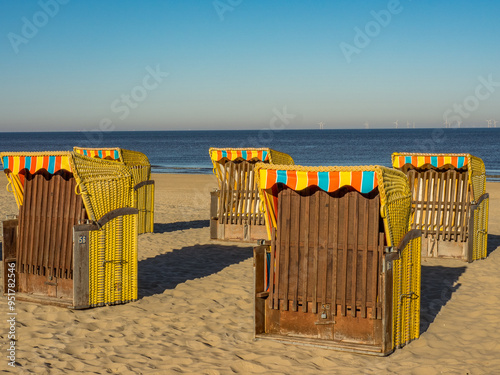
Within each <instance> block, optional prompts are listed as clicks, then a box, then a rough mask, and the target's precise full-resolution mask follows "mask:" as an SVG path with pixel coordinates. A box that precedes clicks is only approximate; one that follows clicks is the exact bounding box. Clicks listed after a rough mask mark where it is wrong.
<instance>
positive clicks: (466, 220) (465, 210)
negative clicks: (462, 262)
mask: <svg viewBox="0 0 500 375" xmlns="http://www.w3.org/2000/svg"><path fill="white" fill-rule="evenodd" d="M465 178H466V179H467V181H468V180H469V172H468V171H467V173H466V174H465ZM464 185H465V184H464ZM470 189H471V187H470V186H469V185H467V188H466V189H465V191H464V194H465V205H463V206H462V217H463V219H462V220H463V226H464V228H465V230H463V231H462V242H465V241H466V240H467V238H468V232H469V229H470V228H469V205H470V198H471V190H470ZM462 200H463V199H462Z"/></svg>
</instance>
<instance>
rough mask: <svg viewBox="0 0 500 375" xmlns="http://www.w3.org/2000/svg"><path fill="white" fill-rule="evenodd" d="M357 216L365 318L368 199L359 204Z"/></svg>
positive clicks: (362, 311) (362, 309)
mask: <svg viewBox="0 0 500 375" xmlns="http://www.w3.org/2000/svg"><path fill="white" fill-rule="evenodd" d="M359 217H360V220H361V221H362V227H361V230H360V231H359V234H360V235H361V236H362V238H363V248H362V249H361V250H363V263H362V266H361V317H362V318H366V302H367V299H368V286H367V278H368V237H369V231H368V227H369V223H370V222H369V218H370V210H369V200H368V199H363V200H362V201H361V204H360V211H359Z"/></svg>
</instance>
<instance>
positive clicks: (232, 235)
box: [211, 220, 267, 243]
mask: <svg viewBox="0 0 500 375" xmlns="http://www.w3.org/2000/svg"><path fill="white" fill-rule="evenodd" d="M214 221H215V223H214V224H213V225H214V226H215V229H214V233H215V236H212V237H211V239H212V240H220V241H241V242H253V243H255V242H257V241H258V240H264V239H267V230H266V227H265V226H264V225H248V224H242V225H241V224H218V223H217V221H216V220H214ZM211 225H212V224H211Z"/></svg>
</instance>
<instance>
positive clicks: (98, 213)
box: [0, 152, 138, 309]
mask: <svg viewBox="0 0 500 375" xmlns="http://www.w3.org/2000/svg"><path fill="white" fill-rule="evenodd" d="M0 157H1V158H2V162H3V166H4V172H5V173H6V174H7V179H8V180H9V187H10V188H11V189H12V192H13V193H14V197H15V198H16V202H17V205H18V208H19V217H18V219H16V220H9V221H6V222H4V226H3V231H4V238H6V239H7V241H5V240H4V243H3V251H4V257H3V262H4V275H3V276H4V280H7V277H6V276H7V274H6V272H7V271H8V270H12V269H14V270H15V276H16V277H15V280H16V283H15V285H14V289H15V291H16V298H17V299H24V300H29V301H36V302H41V303H48V304H54V305H62V306H67V307H70V308H74V309H80V308H87V307H93V306H102V305H110V304H118V303H125V302H129V301H134V300H136V299H137V214H138V211H137V208H135V207H134V198H133V194H132V186H133V183H132V175H131V173H130V170H129V169H128V168H127V167H126V166H125V165H123V164H119V163H116V162H112V161H108V160H100V159H95V158H89V157H86V156H82V155H80V154H77V153H74V152H73V153H70V152H30V153H22V152H12V153H7V152H4V153H1V154H0ZM4 282H5V281H4ZM8 289H10V285H9V288H7V285H4V292H7V291H8Z"/></svg>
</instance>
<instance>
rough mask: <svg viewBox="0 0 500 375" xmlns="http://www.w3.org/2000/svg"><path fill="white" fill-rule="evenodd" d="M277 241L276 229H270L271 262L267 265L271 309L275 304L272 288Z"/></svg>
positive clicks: (274, 281)
mask: <svg viewBox="0 0 500 375" xmlns="http://www.w3.org/2000/svg"><path fill="white" fill-rule="evenodd" d="M278 250H279V249H278V247H277V242H276V229H274V228H273V229H272V231H271V264H270V266H269V298H268V301H269V302H268V303H269V308H270V309H273V308H274V306H275V303H274V300H275V298H276V297H275V294H274V288H275V286H276V280H275V276H274V262H275V254H276V252H277V251H278Z"/></svg>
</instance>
